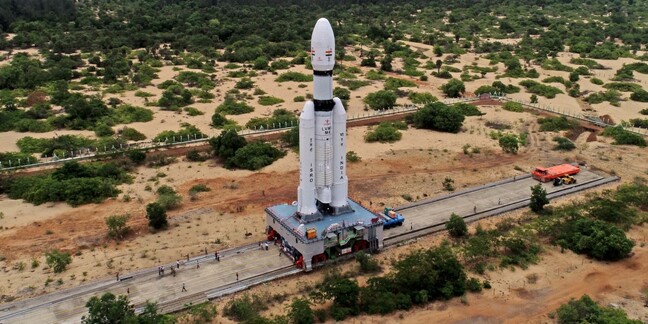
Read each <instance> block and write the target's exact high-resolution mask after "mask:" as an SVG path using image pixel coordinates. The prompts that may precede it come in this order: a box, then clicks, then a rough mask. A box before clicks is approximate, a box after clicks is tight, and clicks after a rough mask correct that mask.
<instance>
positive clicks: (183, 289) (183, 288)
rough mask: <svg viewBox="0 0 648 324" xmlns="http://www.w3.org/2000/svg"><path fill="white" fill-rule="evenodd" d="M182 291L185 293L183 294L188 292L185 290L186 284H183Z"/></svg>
mask: <svg viewBox="0 0 648 324" xmlns="http://www.w3.org/2000/svg"><path fill="white" fill-rule="evenodd" d="M182 291H183V292H186V291H187V288H185V284H184V282H183V283H182Z"/></svg>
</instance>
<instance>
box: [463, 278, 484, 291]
mask: <svg viewBox="0 0 648 324" xmlns="http://www.w3.org/2000/svg"><path fill="white" fill-rule="evenodd" d="M466 289H468V291H470V292H480V291H482V284H481V282H479V279H477V278H470V279H468V281H466Z"/></svg>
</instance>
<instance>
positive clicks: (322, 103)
mask: <svg viewBox="0 0 648 324" xmlns="http://www.w3.org/2000/svg"><path fill="white" fill-rule="evenodd" d="M313 104H314V105H315V111H332V110H333V107H334V106H335V101H333V99H328V100H318V99H314V100H313Z"/></svg>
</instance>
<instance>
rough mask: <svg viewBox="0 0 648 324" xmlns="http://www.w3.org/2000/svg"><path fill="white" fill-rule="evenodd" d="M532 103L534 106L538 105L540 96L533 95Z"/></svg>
mask: <svg viewBox="0 0 648 324" xmlns="http://www.w3.org/2000/svg"><path fill="white" fill-rule="evenodd" d="M531 103H532V104H536V103H538V96H536V95H534V94H532V95H531Z"/></svg>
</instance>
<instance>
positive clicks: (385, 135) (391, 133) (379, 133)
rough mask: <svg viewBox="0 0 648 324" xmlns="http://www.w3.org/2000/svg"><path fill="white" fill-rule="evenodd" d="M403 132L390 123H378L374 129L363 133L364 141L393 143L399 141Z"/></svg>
mask: <svg viewBox="0 0 648 324" xmlns="http://www.w3.org/2000/svg"><path fill="white" fill-rule="evenodd" d="M401 137H403V134H402V133H401V132H399V131H398V129H397V128H396V127H394V126H393V125H391V123H385V122H383V123H380V125H378V127H376V128H375V129H374V130H372V131H369V132H368V133H367V134H366V135H365V142H367V143H373V142H381V143H393V142H396V141H399V140H400V139H401Z"/></svg>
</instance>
